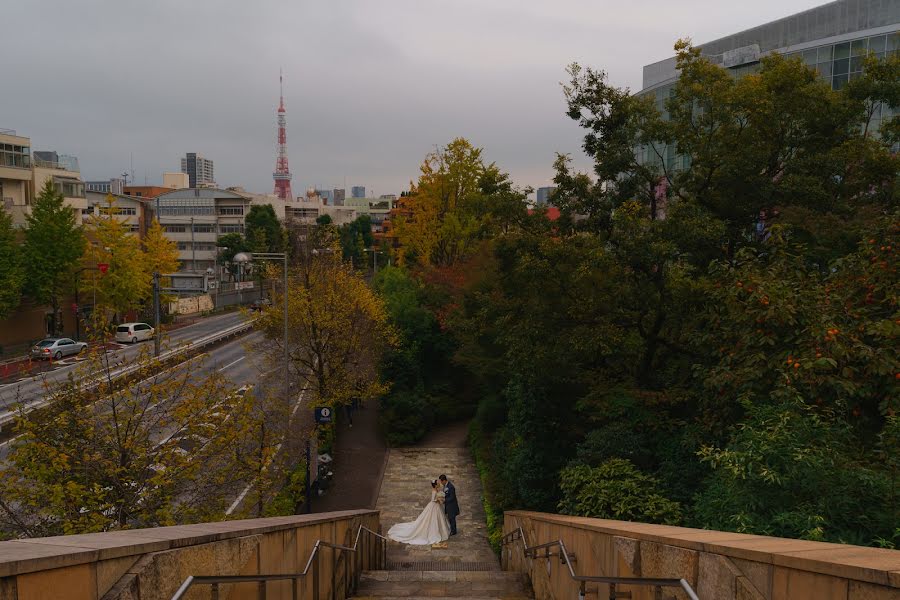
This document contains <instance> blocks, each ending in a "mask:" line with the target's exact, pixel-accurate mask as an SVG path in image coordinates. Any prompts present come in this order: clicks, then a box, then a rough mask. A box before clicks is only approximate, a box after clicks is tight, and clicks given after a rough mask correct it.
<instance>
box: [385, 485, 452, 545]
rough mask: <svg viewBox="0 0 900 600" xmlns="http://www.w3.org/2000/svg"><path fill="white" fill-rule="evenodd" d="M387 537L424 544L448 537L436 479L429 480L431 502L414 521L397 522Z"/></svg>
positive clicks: (398, 540)
mask: <svg viewBox="0 0 900 600" xmlns="http://www.w3.org/2000/svg"><path fill="white" fill-rule="evenodd" d="M387 535H388V537H389V538H390V539H392V540H394V541H395V542H402V543H404V544H415V545H418V546H425V545H429V544H437V543H438V542H443V541H444V540H446V539H448V538H449V537H450V523H449V522H448V521H447V515H445V514H444V492H442V491H441V489H440V487H439V486H438V481H437V479H435V480H433V481H432V482H431V502H429V503H428V506H426V507H425V508H424V509H423V510H422V512H421V513H420V514H419V516H418V517H417V518H416V520H415V521H411V522H409V523H397V524H396V525H394V526H393V527H391V528H390V529H389V530H388V534H387Z"/></svg>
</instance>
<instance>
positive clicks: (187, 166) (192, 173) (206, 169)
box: [181, 152, 216, 188]
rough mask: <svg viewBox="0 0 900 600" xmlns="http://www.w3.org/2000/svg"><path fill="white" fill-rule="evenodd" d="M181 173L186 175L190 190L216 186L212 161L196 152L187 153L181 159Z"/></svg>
mask: <svg viewBox="0 0 900 600" xmlns="http://www.w3.org/2000/svg"><path fill="white" fill-rule="evenodd" d="M181 172H182V173H186V174H187V176H188V184H189V186H190V187H192V188H198V187H215V186H216V177H215V172H214V170H213V161H211V160H209V159H208V158H203V156H201V155H199V154H197V153H196V152H188V153H187V154H185V156H184V158H182V159H181Z"/></svg>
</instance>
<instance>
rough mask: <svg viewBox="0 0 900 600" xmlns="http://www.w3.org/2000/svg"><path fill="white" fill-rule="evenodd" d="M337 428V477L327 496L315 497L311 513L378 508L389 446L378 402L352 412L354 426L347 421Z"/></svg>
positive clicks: (335, 468)
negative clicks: (382, 431) (382, 430)
mask: <svg viewBox="0 0 900 600" xmlns="http://www.w3.org/2000/svg"><path fill="white" fill-rule="evenodd" d="M341 416H342V417H343V416H344V415H341ZM337 427H338V431H337V439H336V441H335V444H334V456H333V457H332V458H334V463H333V466H332V471H334V478H333V479H332V480H331V485H330V487H329V488H328V490H327V491H326V492H325V494H324V495H322V496H319V497H318V498H313V501H312V511H313V512H317V513H320V512H330V511H334V510H353V509H358V508H375V501H376V500H377V498H378V490H379V487H380V486H381V478H382V473H383V472H384V466H385V460H386V458H387V446H386V444H385V442H384V439H383V438H382V437H381V435H380V434H379V432H378V405H377V403H375V402H371V403H368V404H367V405H366V408H361V409H359V410H356V411H353V427H349V424H348V423H347V419H346V418H341V419H340V420H339V422H338V425H337Z"/></svg>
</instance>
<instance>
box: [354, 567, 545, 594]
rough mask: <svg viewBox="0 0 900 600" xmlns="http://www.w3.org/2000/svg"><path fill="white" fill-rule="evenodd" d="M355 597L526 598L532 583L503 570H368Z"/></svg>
mask: <svg viewBox="0 0 900 600" xmlns="http://www.w3.org/2000/svg"><path fill="white" fill-rule="evenodd" d="M354 598H357V599H358V600H392V599H397V598H403V599H405V600H412V599H414V598H429V599H431V600H438V599H447V600H449V599H450V598H466V599H473V598H474V599H480V598H485V599H487V598H497V599H503V600H529V599H531V598H534V594H533V593H532V591H531V585H530V584H529V583H528V579H527V577H526V576H525V575H524V574H522V573H508V572H506V571H500V570H499V569H498V570H496V571H368V572H366V573H363V574H362V576H361V577H360V581H359V589H358V590H357V592H356V595H355V596H354Z"/></svg>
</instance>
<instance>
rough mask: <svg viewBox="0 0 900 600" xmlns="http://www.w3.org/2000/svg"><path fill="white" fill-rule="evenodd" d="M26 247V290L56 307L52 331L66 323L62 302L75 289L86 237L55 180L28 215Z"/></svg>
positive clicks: (48, 185) (42, 190)
mask: <svg viewBox="0 0 900 600" xmlns="http://www.w3.org/2000/svg"><path fill="white" fill-rule="evenodd" d="M26 223H27V226H26V229H25V239H24V243H23V247H22V255H23V263H24V266H25V292H26V293H27V294H28V295H29V296H31V297H32V298H33V299H34V300H35V301H37V302H40V303H46V304H49V305H50V306H51V308H52V309H53V324H52V330H53V331H56V332H59V331H61V329H62V322H61V320H60V318H59V316H60V310H59V305H60V301H61V300H62V296H63V295H64V294H66V293H67V292H68V291H69V290H71V289H72V281H73V278H72V273H73V271H74V270H75V268H76V266H77V265H78V263H79V262H80V261H81V257H82V255H83V254H84V249H85V238H84V233H83V231H82V228H81V226H80V225H79V224H78V222H77V220H76V215H75V211H74V210H73V209H72V208H71V207H69V206H66V205H65V203H64V199H63V196H62V194H61V193H60V192H59V191H57V189H56V187H55V185H54V183H53V180H52V179H48V180H47V181H46V183H45V184H44V187H43V188H42V189H41V193H40V194H39V195H38V197H37V198H35V200H34V204H33V205H32V207H31V213H30V214H29V215H28V216H27V217H26Z"/></svg>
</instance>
